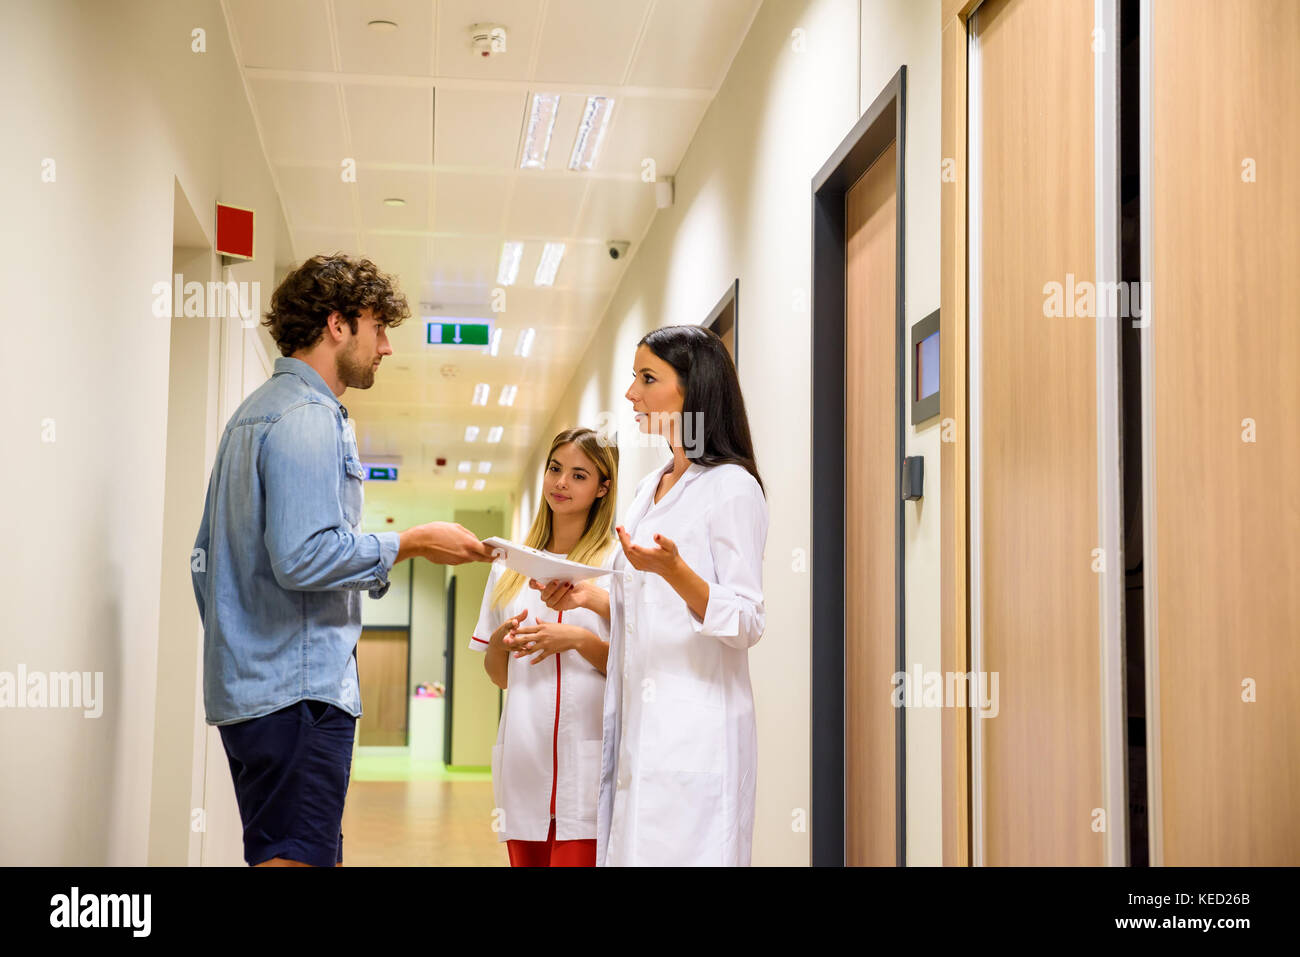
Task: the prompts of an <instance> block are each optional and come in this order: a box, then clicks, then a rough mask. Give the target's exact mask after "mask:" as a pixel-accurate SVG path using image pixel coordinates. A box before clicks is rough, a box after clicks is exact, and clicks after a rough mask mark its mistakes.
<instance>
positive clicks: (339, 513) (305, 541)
mask: <svg viewBox="0 0 1300 957" xmlns="http://www.w3.org/2000/svg"><path fill="white" fill-rule="evenodd" d="M363 474H364V473H363V470H362V468H361V460H360V457H359V456H358V454H357V443H356V435H355V433H354V432H353V430H352V423H351V422H350V421H349V419H348V410H347V409H346V408H344V407H343V406H342V405H341V404H340V403H339V400H338V398H337V397H336V396H335V395H334V393H333V392H331V391H330V389H329V386H327V385H326V384H325V380H324V379H322V378H321V376H320V374H319V373H318V372H316V370H315V369H313V368H312V367H311V366H309V365H307V363H305V362H302V361H301V360H299V359H292V358H281V359H276V360H275V373H274V374H273V375H272V377H271V378H270V379H268V380H267V381H266V382H265V383H263V384H262V385H261V386H260V387H259V388H258V389H257V390H256V391H255V392H253V394H252V395H250V396H249V397H248V398H247V399H245V400H244V401H243V403H242V404H241V405H240V406H239V408H238V409H237V410H236V411H235V414H234V415H233V416H232V417H231V419H230V421H229V422H228V423H227V424H226V430H225V433H224V434H223V435H222V437H221V445H220V447H219V448H218V449H217V458H216V461H215V463H214V464H213V466H212V477H211V478H210V479H209V481H208V494H207V500H206V502H205V504H204V507H203V523H202V524H201V525H200V526H199V534H198V537H197V538H196V539H195V541H194V549H195V550H194V553H193V554H192V555H191V559H190V569H191V571H190V574H191V577H192V579H193V582H194V597H195V600H196V601H197V602H198V605H199V617H200V618H201V619H202V621H203V704H204V709H205V711H206V715H207V721H208V723H209V724H215V725H222V724H234V723H236V722H238V721H246V720H248V719H250V718H257V717H261V716H262V715H265V714H270V713H271V712H272V711H278V710H279V709H281V708H284V707H288V706H289V705H291V704H294V703H295V702H297V701H301V700H303V699H304V698H309V699H312V700H315V701H326V702H329V703H330V704H334V705H337V706H338V707H340V708H342V709H343V710H344V711H346V712H347V713H348V714H351V715H353V716H354V717H359V716H360V714H361V690H360V688H359V686H358V683H357V664H356V657H355V648H356V645H357V641H358V640H359V639H360V637H361V594H360V592H361V591H362V590H368V591H369V593H370V597H371V598H382V597H383V595H384V593H385V592H387V591H388V573H389V570H390V569H391V568H392V567H393V562H394V560H395V559H396V558H397V549H398V533H397V532H383V533H379V534H366V535H363V534H361V531H360V523H361V500H362V492H361V482H362V476H363Z"/></svg>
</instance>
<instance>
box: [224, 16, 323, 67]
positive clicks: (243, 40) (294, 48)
mask: <svg viewBox="0 0 1300 957" xmlns="http://www.w3.org/2000/svg"><path fill="white" fill-rule="evenodd" d="M228 5H229V9H230V19H231V21H232V22H233V23H234V25H235V36H236V39H238V41H239V56H240V59H241V61H242V63H243V65H244V66H246V67H264V68H266V69H271V70H319V71H324V72H332V71H333V70H334V57H333V54H332V53H331V52H330V49H331V48H330V31H329V19H328V17H329V10H328V7H327V6H326V3H325V0H277V2H276V3H267V2H266V0H228Z"/></svg>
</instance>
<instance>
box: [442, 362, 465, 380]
mask: <svg viewBox="0 0 1300 957" xmlns="http://www.w3.org/2000/svg"><path fill="white" fill-rule="evenodd" d="M439 371H440V372H441V373H442V377H443V378H444V379H454V378H456V376H457V375H458V374H459V373H460V367H459V366H454V365H451V364H450V363H448V364H447V365H445V366H443V367H442V368H441V369H440V370H439Z"/></svg>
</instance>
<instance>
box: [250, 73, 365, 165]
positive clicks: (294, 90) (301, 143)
mask: <svg viewBox="0 0 1300 957" xmlns="http://www.w3.org/2000/svg"><path fill="white" fill-rule="evenodd" d="M249 88H250V89H251V90H252V94H253V102H254V104H255V106H256V108H257V118H258V121H259V122H260V124H261V127H262V137H263V139H264V140H265V142H266V151H267V153H268V154H269V155H270V159H271V161H272V162H273V163H286V162H305V161H317V160H320V159H322V158H327V159H332V160H333V159H336V160H337V161H338V162H340V163H341V162H342V160H343V158H344V156H345V155H346V150H345V149H344V145H343V142H344V141H343V117H342V114H341V113H340V111H339V91H338V87H337V86H336V85H334V84H333V83H309V82H307V83H303V82H296V81H292V80H267V79H253V80H250V81H249ZM337 175H338V174H335V176H336V177H337Z"/></svg>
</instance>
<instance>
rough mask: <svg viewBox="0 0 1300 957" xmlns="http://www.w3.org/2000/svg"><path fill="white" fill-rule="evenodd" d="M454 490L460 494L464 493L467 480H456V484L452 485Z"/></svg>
mask: <svg viewBox="0 0 1300 957" xmlns="http://www.w3.org/2000/svg"><path fill="white" fill-rule="evenodd" d="M452 488H454V489H455V490H456V491H458V492H460V491H464V489H465V480H464V479H456V482H455V484H454V485H452Z"/></svg>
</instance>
